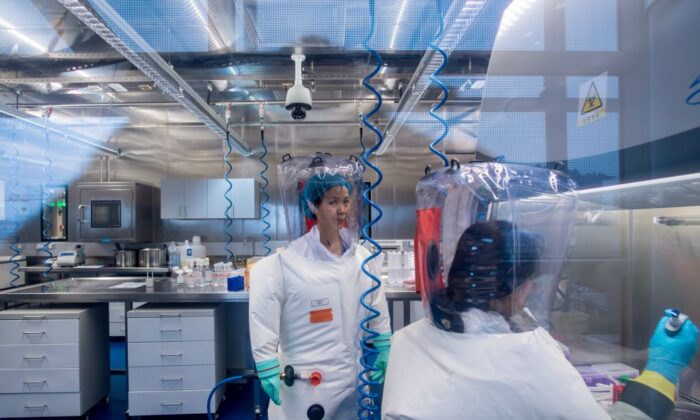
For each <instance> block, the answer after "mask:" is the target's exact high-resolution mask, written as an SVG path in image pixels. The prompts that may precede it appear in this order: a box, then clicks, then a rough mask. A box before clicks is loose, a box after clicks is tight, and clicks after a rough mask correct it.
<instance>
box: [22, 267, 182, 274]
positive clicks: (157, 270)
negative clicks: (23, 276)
mask: <svg viewBox="0 0 700 420" xmlns="http://www.w3.org/2000/svg"><path fill="white" fill-rule="evenodd" d="M46 268H47V267H46V266H44V265H34V266H31V267H21V268H19V271H20V272H24V273H43V272H44V271H46ZM51 272H52V273H99V274H117V275H119V274H127V275H128V274H131V275H134V274H142V273H154V274H167V273H170V268H168V267H111V266H106V265H101V266H98V265H79V266H76V267H51Z"/></svg>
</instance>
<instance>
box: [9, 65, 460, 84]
mask: <svg viewBox="0 0 700 420" xmlns="http://www.w3.org/2000/svg"><path fill="white" fill-rule="evenodd" d="M168 67H169V66H168ZM317 69H318V67H317ZM227 73H228V74H227ZM444 74H445V75H449V73H444ZM460 74H461V73H460ZM179 76H180V77H182V78H183V79H186V80H189V81H190V82H195V81H201V82H204V81H216V80H221V81H234V82H235V81H238V80H246V81H248V80H253V81H263V82H265V81H270V82H279V81H282V82H287V83H289V84H292V83H293V82H294V81H293V78H294V75H293V74H292V75H290V73H289V72H287V73H262V72H260V73H254V74H238V75H233V74H230V72H226V73H224V72H217V71H215V70H212V69H195V70H192V69H184V68H183V69H180V73H179ZM411 76H413V73H388V72H387V73H386V74H383V75H377V77H376V79H377V80H395V79H408V78H410V77H411ZM362 77H363V74H362V73H360V72H357V73H340V72H329V73H326V74H323V73H315V74H313V75H309V74H304V75H302V78H303V79H304V80H316V81H322V80H355V81H358V83H360V81H361V80H362ZM150 82H152V79H150V78H148V77H147V76H145V75H144V74H143V73H141V72H140V71H138V70H120V71H119V74H111V75H109V74H100V75H95V76H71V75H67V74H65V73H64V74H61V75H58V76H23V75H22V74H21V73H20V74H19V75H18V74H17V73H15V72H0V84H5V85H20V84H22V85H28V84H32V83H63V84H70V83H150Z"/></svg>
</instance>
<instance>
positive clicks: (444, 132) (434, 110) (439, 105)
mask: <svg viewBox="0 0 700 420" xmlns="http://www.w3.org/2000/svg"><path fill="white" fill-rule="evenodd" d="M437 12H438V22H439V23H438V25H439V26H438V30H437V32H436V33H435V37H434V39H433V42H431V43H430V48H432V49H433V50H435V51H436V52H437V53H439V54H440V55H441V56H442V64H440V67H438V68H437V69H435V71H434V72H433V74H431V75H430V81H431V83H434V84H436V85H437V86H438V87H439V88H440V89H441V90H442V92H443V95H442V99H440V101H438V103H437V104H435V105H434V106H433V107H432V108H431V109H430V115H431V116H432V117H433V118H435V119H436V120H437V121H438V122H439V123H440V124H442V127H443V130H442V133H441V134H440V135H439V136H438V137H437V138H436V139H435V140H434V141H433V142H432V143H430V146H428V148H429V149H430V151H431V152H433V153H434V154H435V155H436V156H437V157H439V158H440V159H441V160H442V163H443V165H444V166H445V167H448V166H450V162H449V160H448V159H447V156H445V155H444V154H443V153H442V152H440V151H439V150H438V149H437V147H436V146H437V145H438V144H440V143H441V142H442V141H443V140H444V139H445V137H447V133H448V132H449V126H448V124H447V121H445V120H444V119H443V118H442V117H440V116H439V115H438V114H437V111H438V110H439V109H440V108H442V106H443V105H445V102H447V96H448V93H449V92H448V89H447V86H445V84H444V83H442V82H441V81H439V80H438V79H437V76H438V75H439V74H440V72H442V70H443V69H444V68H445V66H446V65H447V53H445V51H444V50H443V49H442V48H440V47H438V46H437V42H438V41H439V40H440V37H441V36H442V32H443V24H442V18H443V17H442V2H441V1H440V0H438V1H437Z"/></svg>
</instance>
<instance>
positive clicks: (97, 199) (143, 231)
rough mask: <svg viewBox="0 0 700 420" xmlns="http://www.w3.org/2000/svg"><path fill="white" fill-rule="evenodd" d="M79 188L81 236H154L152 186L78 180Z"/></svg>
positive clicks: (123, 238)
mask: <svg viewBox="0 0 700 420" xmlns="http://www.w3.org/2000/svg"><path fill="white" fill-rule="evenodd" d="M76 188H77V192H76V194H77V197H78V206H77V212H76V216H75V217H76V218H77V220H76V221H77V238H78V240H81V241H102V242H104V241H129V242H148V241H151V240H152V226H153V220H152V219H153V216H152V214H153V210H152V202H153V187H150V186H148V185H143V184H139V183H136V182H79V183H78V184H77V185H76Z"/></svg>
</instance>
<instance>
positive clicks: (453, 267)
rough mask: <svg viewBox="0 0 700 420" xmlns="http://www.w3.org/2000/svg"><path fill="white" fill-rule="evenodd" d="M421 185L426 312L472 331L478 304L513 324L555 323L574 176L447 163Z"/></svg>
mask: <svg viewBox="0 0 700 420" xmlns="http://www.w3.org/2000/svg"><path fill="white" fill-rule="evenodd" d="M417 191H418V193H419V194H418V201H419V203H418V234H417V237H416V258H417V259H418V261H416V264H417V276H418V283H419V284H420V289H421V290H420V291H421V294H422V298H423V302H424V304H425V306H426V312H427V313H428V316H429V317H430V318H431V320H432V321H433V322H434V323H435V324H436V325H437V326H438V327H439V328H442V329H446V330H449V331H455V332H465V331H466V330H469V328H468V327H469V326H466V327H467V328H466V329H465V325H464V322H465V317H464V316H463V314H464V313H465V312H467V311H469V310H470V309H473V308H474V309H479V310H482V311H495V312H498V313H500V314H501V315H503V318H504V319H505V320H507V321H508V322H510V324H511V327H512V329H513V330H519V331H522V330H527V329H531V328H533V327H536V326H543V327H548V325H549V314H550V310H551V305H552V298H553V296H554V292H555V290H556V285H557V282H556V279H557V274H558V272H559V270H560V268H561V265H562V262H563V259H564V255H565V252H566V248H567V244H568V240H569V236H570V233H571V228H572V226H573V220H574V213H575V211H576V203H577V195H576V192H575V184H574V183H573V181H571V180H570V179H569V178H568V177H567V176H566V175H564V174H562V173H559V172H556V171H551V170H547V169H541V168H535V167H528V166H522V165H506V164H499V163H478V164H470V165H467V166H466V167H463V168H460V169H458V170H457V171H454V170H453V169H446V170H445V169H443V170H440V171H438V174H435V175H432V176H426V177H425V178H423V179H422V180H421V181H420V183H419V187H418V188H417Z"/></svg>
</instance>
